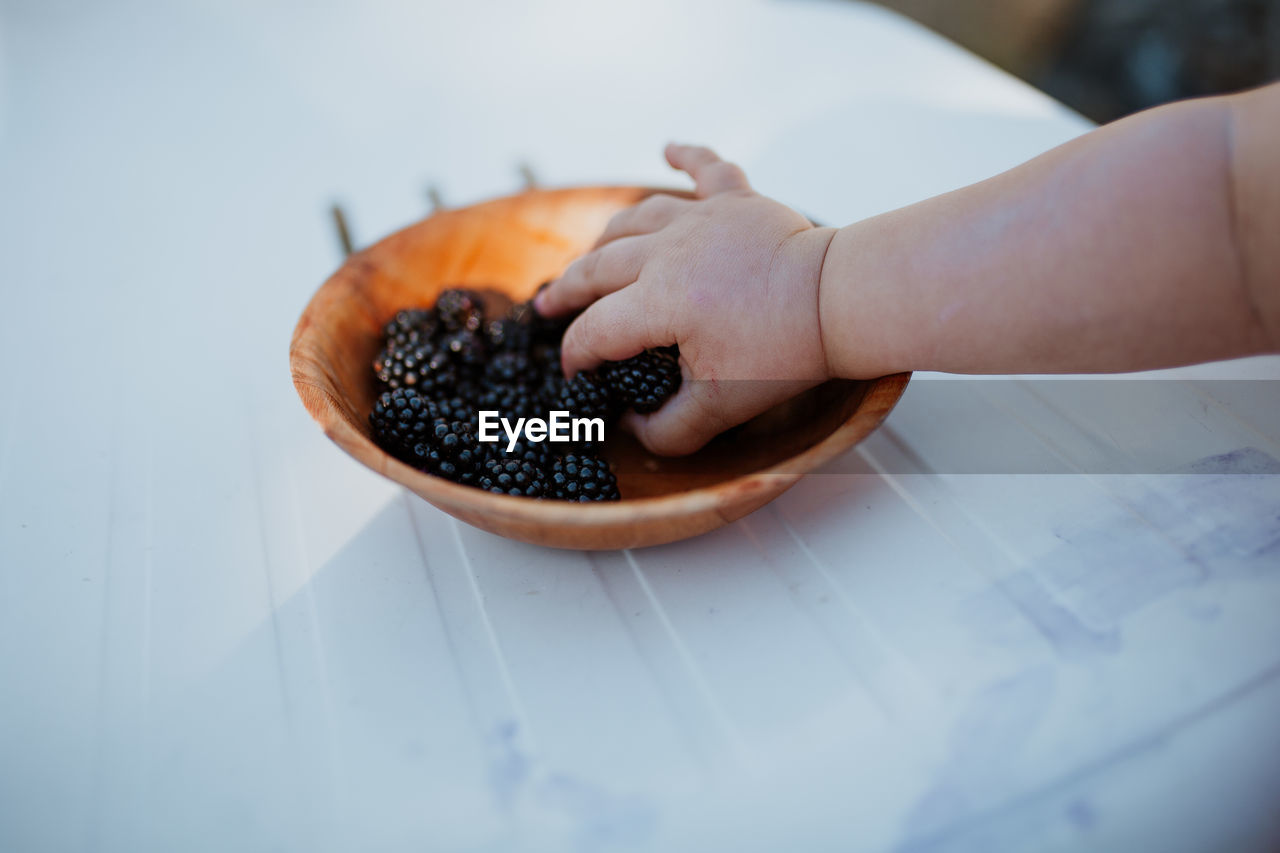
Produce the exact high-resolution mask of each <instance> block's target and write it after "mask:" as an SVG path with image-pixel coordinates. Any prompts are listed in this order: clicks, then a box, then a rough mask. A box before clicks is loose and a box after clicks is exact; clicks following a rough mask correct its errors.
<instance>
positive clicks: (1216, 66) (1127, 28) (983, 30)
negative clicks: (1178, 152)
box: [877, 0, 1280, 122]
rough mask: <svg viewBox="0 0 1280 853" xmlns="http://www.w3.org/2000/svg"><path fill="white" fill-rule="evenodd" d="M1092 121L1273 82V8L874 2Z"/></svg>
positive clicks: (1264, 2)
mask: <svg viewBox="0 0 1280 853" xmlns="http://www.w3.org/2000/svg"><path fill="white" fill-rule="evenodd" d="M877 2H879V3H880V5H883V6H887V7H889V8H890V9H894V10H896V11H898V12H901V13H903V14H905V15H908V16H910V17H912V18H915V19H916V20H918V21H920V22H921V23H923V24H924V25H925V26H928V27H930V28H932V29H934V30H936V31H938V32H939V33H941V34H942V35H944V36H947V37H948V38H950V39H953V40H955V41H957V42H959V43H960V44H962V45H964V46H965V47H967V48H969V49H970V50H972V51H974V52H975V53H977V54H979V55H980V56H983V57H985V58H987V59H988V60H990V61H991V62H994V63H995V64H996V65H999V66H1000V67H1002V68H1004V69H1006V70H1008V71H1011V72H1013V73H1014V74H1017V75H1018V76H1020V77H1022V78H1023V79H1024V80H1027V81H1028V82H1030V83H1032V84H1033V85H1035V86H1038V87H1039V88H1041V89H1043V90H1045V91H1046V92H1048V93H1049V94H1050V95H1053V96H1054V97H1055V98H1057V99H1058V100H1060V101H1062V102H1063V103H1065V104H1067V105H1068V106H1070V107H1072V108H1074V109H1076V110H1077V111H1079V112H1081V113H1083V114H1084V115H1086V116H1088V117H1089V118H1091V119H1093V120H1094V121H1098V122H1106V121H1111V120H1112V119H1116V118H1120V117H1121V116H1124V115H1127V114H1129V113H1132V112H1136V111H1137V110H1141V109H1145V108H1147V107H1151V106H1155V105H1156V104H1161V103H1165V102H1167V101H1173V100H1177V99H1179V98H1189V97H1195V96H1197V95H1212V94H1220V93H1225V92H1234V91H1238V90H1240V89H1247V88H1250V87H1252V86H1257V85H1261V84H1263V83H1267V82H1270V81H1273V80H1277V79H1280V0H970V2H961V1H960V0H877Z"/></svg>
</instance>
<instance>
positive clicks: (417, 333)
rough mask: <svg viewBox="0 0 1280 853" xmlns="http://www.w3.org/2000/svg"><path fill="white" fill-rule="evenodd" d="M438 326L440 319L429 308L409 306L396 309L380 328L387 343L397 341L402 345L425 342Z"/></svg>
mask: <svg viewBox="0 0 1280 853" xmlns="http://www.w3.org/2000/svg"><path fill="white" fill-rule="evenodd" d="M439 328H440V319H439V318H438V317H437V316H436V312H435V311H434V310H432V309H430V308H409V309H406V310H404V311H397V312H396V316H394V317H392V318H391V322H389V323H387V325H386V326H385V327H383V330H382V336H383V338H385V339H386V341H387V343H388V344H390V343H393V342H394V343H397V344H399V345H400V346H402V347H408V346H418V345H420V344H425V343H427V342H428V341H430V340H431V339H432V338H434V337H435V335H436V332H437V331H438V330H439Z"/></svg>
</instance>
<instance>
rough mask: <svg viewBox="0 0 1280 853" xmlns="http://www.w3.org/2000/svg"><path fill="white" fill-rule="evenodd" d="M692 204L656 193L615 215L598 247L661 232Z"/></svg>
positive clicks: (606, 227)
mask: <svg viewBox="0 0 1280 853" xmlns="http://www.w3.org/2000/svg"><path fill="white" fill-rule="evenodd" d="M691 204H693V202H692V201H691V200H690V199H685V198H676V197H675V196H673V195H667V194H666V193H655V194H653V195H651V196H649V197H648V198H646V199H645V200H644V201H642V202H640V203H639V204H637V205H634V206H632V207H628V208H627V209H626V210H624V211H622V212H621V213H618V214H615V215H614V217H613V218H612V219H610V220H609V224H608V225H606V226H605V229H604V233H603V234H601V235H600V239H599V240H597V241H596V246H603V245H604V244H605V243H611V242H613V241H614V240H617V239H618V238H619V237H631V236H634V235H637V234H652V233H653V232H654V231H661V230H662V228H663V227H664V226H666V224H667V223H668V222H670V221H671V220H673V219H675V218H676V217H677V216H678V215H680V213H681V212H683V211H684V210H685V209H686V208H687V207H688V206H689V205H691Z"/></svg>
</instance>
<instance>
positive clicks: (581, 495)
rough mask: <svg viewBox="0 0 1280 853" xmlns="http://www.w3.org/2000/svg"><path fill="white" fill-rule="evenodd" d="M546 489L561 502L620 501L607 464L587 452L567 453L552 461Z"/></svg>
mask: <svg viewBox="0 0 1280 853" xmlns="http://www.w3.org/2000/svg"><path fill="white" fill-rule="evenodd" d="M547 491H548V493H549V494H550V496H551V497H553V498H556V499H558V500H564V501H578V502H582V503H586V502H590V501H617V500H622V495H621V494H620V493H619V492H618V480H617V478H616V477H614V476H613V472H612V471H611V470H609V463H608V462H605V461H604V460H603V459H601V458H600V457H599V456H591V455H590V454H586V453H566V454H565V455H564V456H562V457H559V458H557V459H556V460H555V461H554V462H552V465H551V471H550V477H549V478H548V481H547Z"/></svg>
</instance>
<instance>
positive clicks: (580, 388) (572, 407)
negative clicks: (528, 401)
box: [543, 371, 621, 423]
mask: <svg viewBox="0 0 1280 853" xmlns="http://www.w3.org/2000/svg"><path fill="white" fill-rule="evenodd" d="M543 399H544V403H545V406H546V409H547V410H548V411H555V410H560V411H567V412H568V413H569V415H570V417H574V418H603V419H604V420H605V422H606V423H608V422H609V421H611V420H613V419H614V418H616V417H617V416H618V414H619V413H620V412H621V409H620V407H619V406H618V401H617V400H615V399H614V397H613V396H612V395H611V394H610V393H609V389H608V388H607V387H606V386H605V384H604V383H603V382H601V381H600V379H599V378H598V377H597V376H596V375H595V374H593V373H589V372H586V371H584V372H582V373H579V374H578V375H577V376H575V377H573V378H572V379H565V378H564V377H562V376H559V375H557V374H554V373H553V374H551V375H550V376H549V377H547V379H546V380H545V382H544V384H543Z"/></svg>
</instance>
